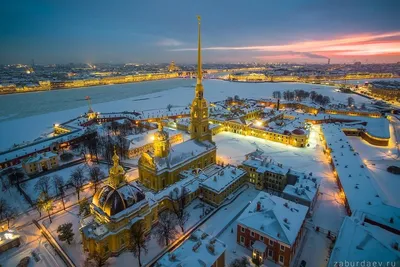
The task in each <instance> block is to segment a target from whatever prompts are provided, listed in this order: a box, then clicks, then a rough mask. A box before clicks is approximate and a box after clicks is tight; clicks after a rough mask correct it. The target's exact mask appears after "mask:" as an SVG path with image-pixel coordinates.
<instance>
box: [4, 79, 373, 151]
mask: <svg viewBox="0 0 400 267" xmlns="http://www.w3.org/2000/svg"><path fill="white" fill-rule="evenodd" d="M203 84H204V89H205V90H204V91H205V92H204V95H205V98H206V99H207V100H208V101H217V100H223V99H225V98H226V97H228V96H231V97H232V96H234V95H239V96H240V97H244V98H267V97H271V96H272V92H273V91H284V90H295V89H303V90H307V91H312V90H315V91H317V92H318V93H320V94H322V95H326V96H329V97H330V98H331V102H332V103H334V102H336V101H343V102H345V100H346V99H347V97H348V96H349V95H348V94H343V93H339V92H336V91H335V90H334V87H329V86H323V85H315V84H301V83H234V82H226V81H221V80H205V81H204V82H203ZM126 86H128V85H126ZM119 87H121V85H112V86H107V90H109V91H108V92H109V94H113V92H114V89H118V88H119ZM90 90H91V89H90ZM90 90H86V89H83V90H82V91H81V96H80V97H81V99H79V98H78V96H76V98H78V99H71V101H72V102H74V101H80V102H81V104H80V107H79V108H72V109H70V108H71V105H69V103H67V104H63V103H60V102H59V101H58V99H57V100H54V101H55V102H58V105H63V107H64V108H62V107H58V106H57V108H55V107H54V108H53V109H49V110H46V113H44V114H41V115H35V116H31V117H23V118H18V119H14V120H13V119H10V118H8V119H7V120H4V121H0V128H1V129H12V131H0V150H2V149H6V148H8V147H10V146H11V145H12V144H14V143H21V142H23V141H30V140H33V139H35V138H37V137H38V136H40V135H41V134H44V133H46V132H50V131H51V130H52V127H53V124H54V123H61V122H64V121H68V120H70V119H72V118H74V117H77V116H79V115H81V114H83V113H85V112H86V111H87V106H86V103H85V101H83V99H84V98H85V96H86V95H90ZM94 90H95V89H94ZM61 91H64V90H61ZM78 91H79V90H65V91H64V92H63V93H65V94H67V93H71V94H72V93H73V94H76V92H78ZM149 91H150V92H152V91H151V90H149ZM37 94H45V96H46V97H47V96H48V95H47V94H52V95H54V96H56V95H57V94H55V92H41V93H37ZM2 97H3V96H2ZM14 97H16V96H14ZM18 97H23V95H20V96H18ZM193 97H194V88H193V87H188V86H186V87H177V88H175V89H170V90H166V91H160V92H156V93H151V94H147V95H141V96H137V97H127V98H122V99H121V100H116V101H112V102H104V103H98V104H94V105H93V109H94V110H95V111H96V112H101V113H103V112H117V111H133V110H141V111H144V110H150V109H155V108H157V109H158V108H165V107H166V106H167V105H168V104H172V105H174V106H187V105H188V104H189V103H190V102H191V101H192V99H193ZM352 97H353V98H354V100H355V102H356V103H357V104H360V103H364V102H365V103H368V102H370V101H369V100H368V99H366V98H363V97H361V96H358V95H352ZM1 99H2V98H0V100H1ZM27 101H28V100H27ZM37 101H40V100H39V99H38V100H37ZM108 101H110V100H108ZM46 104H48V103H43V105H46ZM21 105H23V103H21ZM37 109H43V107H42V105H37ZM54 110H62V111H57V112H53V111H54ZM13 112H14V111H10V112H9V113H13ZM15 112H17V111H15ZM5 113H7V110H6V111H5ZM9 113H8V114H9ZM31 113H33V112H31ZM14 115H15V117H18V114H14Z"/></svg>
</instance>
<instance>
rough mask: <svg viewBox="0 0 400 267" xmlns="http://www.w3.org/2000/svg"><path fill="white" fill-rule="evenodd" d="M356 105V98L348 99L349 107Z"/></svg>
mask: <svg viewBox="0 0 400 267" xmlns="http://www.w3.org/2000/svg"><path fill="white" fill-rule="evenodd" d="M354 103H355V101H354V98H352V97H351V96H350V97H348V98H347V105H348V106H349V107H351V106H353V105H354Z"/></svg>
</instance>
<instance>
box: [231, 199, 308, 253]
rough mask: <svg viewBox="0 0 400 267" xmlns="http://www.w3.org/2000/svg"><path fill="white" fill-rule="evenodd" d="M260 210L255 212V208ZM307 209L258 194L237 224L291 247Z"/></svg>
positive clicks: (283, 200)
mask: <svg viewBox="0 0 400 267" xmlns="http://www.w3.org/2000/svg"><path fill="white" fill-rule="evenodd" d="M258 205H260V210H258V211H257V206H258ZM307 212H308V207H306V206H303V205H300V204H296V203H294V202H291V201H288V200H285V199H283V198H280V197H278V196H273V195H270V194H268V193H266V192H260V193H259V194H258V195H257V197H256V198H255V199H254V200H253V201H252V202H251V204H250V205H249V206H248V207H247V208H246V210H245V211H244V212H243V213H242V215H241V216H240V217H239V219H238V223H239V224H240V225H242V226H243V227H247V228H250V229H252V230H253V231H256V232H258V233H261V234H263V235H267V236H269V237H270V238H272V239H274V240H278V241H280V242H283V243H285V244H287V245H289V246H292V245H293V243H294V242H295V240H296V237H297V235H298V233H299V231H300V229H301V227H302V225H303V221H304V220H305V218H306V215H307Z"/></svg>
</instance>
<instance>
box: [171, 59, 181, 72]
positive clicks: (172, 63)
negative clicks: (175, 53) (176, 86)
mask: <svg viewBox="0 0 400 267" xmlns="http://www.w3.org/2000/svg"><path fill="white" fill-rule="evenodd" d="M179 70H180V68H179V67H178V66H176V65H175V62H174V61H173V60H172V61H171V64H169V66H168V71H169V72H174V71H179Z"/></svg>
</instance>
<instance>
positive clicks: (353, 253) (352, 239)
mask: <svg viewBox="0 0 400 267" xmlns="http://www.w3.org/2000/svg"><path fill="white" fill-rule="evenodd" d="M395 243H397V245H398V246H399V244H400V236H399V235H396V234H393V233H391V232H388V231H385V230H384V229H382V228H380V227H378V226H374V225H371V224H368V223H365V222H364V223H362V222H360V221H358V220H357V219H355V218H353V217H345V218H344V221H343V224H342V226H341V228H340V233H339V236H338V237H337V239H336V243H335V247H334V248H333V250H332V254H331V257H330V260H329V264H328V266H333V263H334V262H345V261H347V262H363V261H365V262H396V263H399V261H400V251H399V250H398V249H397V250H396V249H394V248H393V245H394V244H395Z"/></svg>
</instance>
